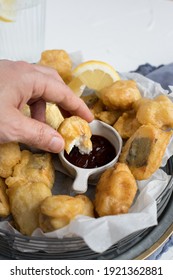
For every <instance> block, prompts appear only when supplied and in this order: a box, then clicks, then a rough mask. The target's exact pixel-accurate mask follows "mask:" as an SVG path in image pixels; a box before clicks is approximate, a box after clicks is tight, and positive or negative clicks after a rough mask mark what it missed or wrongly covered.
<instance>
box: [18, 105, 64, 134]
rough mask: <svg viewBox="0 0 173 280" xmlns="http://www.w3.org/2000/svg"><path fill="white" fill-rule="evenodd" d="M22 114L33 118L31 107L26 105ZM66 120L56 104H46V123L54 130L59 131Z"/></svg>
mask: <svg viewBox="0 0 173 280" xmlns="http://www.w3.org/2000/svg"><path fill="white" fill-rule="evenodd" d="M22 113H23V114H24V115H25V116H27V117H31V111H30V107H29V106H28V105H27V104H26V105H25V106H24V108H23V110H22ZM63 120H64V117H63V116H62V114H61V112H60V110H59V108H58V107H57V105H56V104H53V103H49V102H47V103H46V123H47V124H48V125H50V126H51V127H53V128H54V129H58V127H59V125H60V124H61V123H62V121H63Z"/></svg>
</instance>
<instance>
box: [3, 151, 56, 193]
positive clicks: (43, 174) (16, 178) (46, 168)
mask: <svg viewBox="0 0 173 280" xmlns="http://www.w3.org/2000/svg"><path fill="white" fill-rule="evenodd" d="M21 153H22V158H21V162H20V163H18V164H17V165H16V166H15V167H14V171H13V173H12V175H11V176H10V177H8V178H7V179H6V181H5V182H6V184H7V185H8V187H14V186H22V185H23V184H26V183H27V182H31V183H35V182H39V183H44V184H45V185H46V186H47V187H48V188H50V189H51V188H52V187H53V184H54V180H55V170H54V167H53V164H52V161H51V155H50V154H49V153H43V154H33V153H31V152H30V151H27V150H23V151H22V152H21Z"/></svg>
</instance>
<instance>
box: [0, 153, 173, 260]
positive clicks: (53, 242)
mask: <svg viewBox="0 0 173 280" xmlns="http://www.w3.org/2000/svg"><path fill="white" fill-rule="evenodd" d="M163 169H164V171H165V172H166V173H167V174H169V175H171V177H170V180H169V182H168V184H167V186H166V188H165V189H164V190H163V192H162V193H161V194H160V195H159V197H158V198H157V217H158V220H159V218H160V217H161V215H162V213H163V212H164V210H165V209H166V206H167V204H168V202H169V201H170V198H171V196H172V192H173V176H172V175H173V157H171V158H170V159H169V160H168V162H167V164H166V166H165V167H164V168H163ZM152 229H153V227H151V228H146V229H143V230H140V231H137V232H135V233H132V234H130V235H128V236H127V237H125V238H123V239H121V240H120V241H119V242H117V243H116V244H114V245H113V246H111V247H110V248H109V249H108V250H106V251H105V252H104V253H101V254H99V253H96V252H94V251H92V250H91V249H90V248H89V247H88V246H87V245H86V243H85V242H84V240H83V239H82V238H80V237H72V238H70V237H65V238H62V239H60V238H48V237H41V238H40V237H28V236H23V235H20V234H12V233H9V232H7V231H6V230H2V229H0V253H1V255H3V256H5V257H6V258H9V259H39V260H40V259H115V258H116V257H117V256H119V255H121V254H122V253H124V252H126V251H127V250H129V249H130V248H132V247H133V246H135V244H137V243H138V242H140V241H141V240H142V239H143V238H144V236H146V235H148V234H149V233H150V231H151V230H152ZM20 248H22V250H20ZM47 249H48V250H47Z"/></svg>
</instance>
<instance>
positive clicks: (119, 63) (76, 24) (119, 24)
mask: <svg viewBox="0 0 173 280" xmlns="http://www.w3.org/2000/svg"><path fill="white" fill-rule="evenodd" d="M45 49H64V50H66V51H67V52H68V53H73V52H78V51H80V52H81V53H82V57H83V61H86V60H91V59H96V60H102V61H106V62H108V63H110V64H111V65H112V66H113V67H115V68H116V69H117V70H118V71H120V72H126V71H130V70H135V69H136V68H137V67H138V66H139V65H140V64H145V63H150V64H152V65H154V66H159V65H161V64H168V63H171V62H173V1H171V0H87V1H85V0H83V1H82V0H47V8H46V30H45ZM159 259H173V245H172V243H171V242H170V244H167V245H166V246H165V249H163V250H162V253H161V254H160V257H159Z"/></svg>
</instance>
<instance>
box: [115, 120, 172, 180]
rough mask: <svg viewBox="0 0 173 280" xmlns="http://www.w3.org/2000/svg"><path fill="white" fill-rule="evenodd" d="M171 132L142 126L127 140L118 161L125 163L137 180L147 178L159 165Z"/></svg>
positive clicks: (150, 126)
mask: <svg viewBox="0 0 173 280" xmlns="http://www.w3.org/2000/svg"><path fill="white" fill-rule="evenodd" d="M171 135H172V132H171V131H169V132H168V131H163V130H161V129H159V128H156V127H154V126H153V125H142V126H140V127H139V129H138V130H137V131H136V132H135V133H134V134H133V135H132V136H131V137H130V138H129V139H128V140H127V142H126V144H125V145H124V147H123V149H122V153H121V155H120V158H119V161H120V162H123V163H126V164H127V165H128V166H129V168H130V170H131V172H132V174H133V175H134V177H135V178H136V179H137V180H144V179H147V178H149V177H150V176H151V175H152V174H153V173H154V172H155V171H156V170H157V169H158V168H159V167H160V165H161V162H162V158H163V155H164V153H165V150H166V147H167V145H168V143H169V141H170V138H171Z"/></svg>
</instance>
